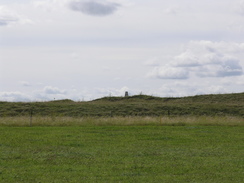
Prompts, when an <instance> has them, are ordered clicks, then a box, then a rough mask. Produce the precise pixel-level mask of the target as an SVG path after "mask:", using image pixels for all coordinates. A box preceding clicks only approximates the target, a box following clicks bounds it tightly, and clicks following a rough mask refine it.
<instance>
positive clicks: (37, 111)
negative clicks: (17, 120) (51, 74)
mask: <svg viewBox="0 0 244 183" xmlns="http://www.w3.org/2000/svg"><path fill="white" fill-rule="evenodd" d="M243 106H244V93H235V94H217V95H197V96H190V97H181V98H161V97H154V96H147V95H135V96H129V97H104V98H100V99H96V100H93V101H89V102H74V101H72V100H68V99H67V100H58V101H49V102H0V116H26V115H30V113H32V114H33V115H40V116H53V115H55V116H74V117H83V116H164V115H171V116H175V115H177V116H178V115H209V116H215V115H217V116H218V115H232V116H242V117H244V107H243Z"/></svg>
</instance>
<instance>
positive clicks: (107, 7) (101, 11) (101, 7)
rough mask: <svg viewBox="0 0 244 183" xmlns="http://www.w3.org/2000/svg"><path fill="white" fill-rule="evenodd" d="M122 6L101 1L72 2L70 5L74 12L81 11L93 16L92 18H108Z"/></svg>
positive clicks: (79, 0)
mask: <svg viewBox="0 0 244 183" xmlns="http://www.w3.org/2000/svg"><path fill="white" fill-rule="evenodd" d="M119 6H120V4H118V3H113V2H108V1H101V0H99V1H98V0H91V1H83V0H78V1H72V2H70V4H69V8H70V9H71V10H73V11H79V12H81V13H84V14H87V15H92V16H106V15H110V14H113V13H114V12H115V11H116V10H117V9H118V7H119Z"/></svg>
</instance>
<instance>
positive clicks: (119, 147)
mask: <svg viewBox="0 0 244 183" xmlns="http://www.w3.org/2000/svg"><path fill="white" fill-rule="evenodd" d="M243 130H244V127H243V126H194V125H190V126H151V125H147V126H138V125H137V126H133V125H130V126H116V125H113V126H109V125H106V126H99V125H93V126H66V127H57V126H56V127H55V126H53V127H40V126H38V127H3V126H1V127H0V182H3V183H12V182H25V183H29V182H30V183H33V182H57V183H62V182H65V183H66V182H165V183H167V182H169V183H172V182H206V183H209V182H215V183H218V182H221V183H225V182H226V183H227V182H232V183H233V182H243V180H244V174H243V170H244V158H243V153H244V147H243V132H244V131H243Z"/></svg>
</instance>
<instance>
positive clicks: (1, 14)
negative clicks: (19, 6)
mask: <svg viewBox="0 0 244 183" xmlns="http://www.w3.org/2000/svg"><path fill="white" fill-rule="evenodd" d="M18 21H19V16H18V15H17V14H15V13H13V12H12V11H10V10H8V9H7V8H6V7H4V6H0V26H6V25H9V24H11V23H16V22H18Z"/></svg>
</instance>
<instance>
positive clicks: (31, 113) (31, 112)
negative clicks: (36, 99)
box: [30, 108, 33, 127]
mask: <svg viewBox="0 0 244 183" xmlns="http://www.w3.org/2000/svg"><path fill="white" fill-rule="evenodd" d="M32 115H33V109H32V108H30V127H31V126H32Z"/></svg>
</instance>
